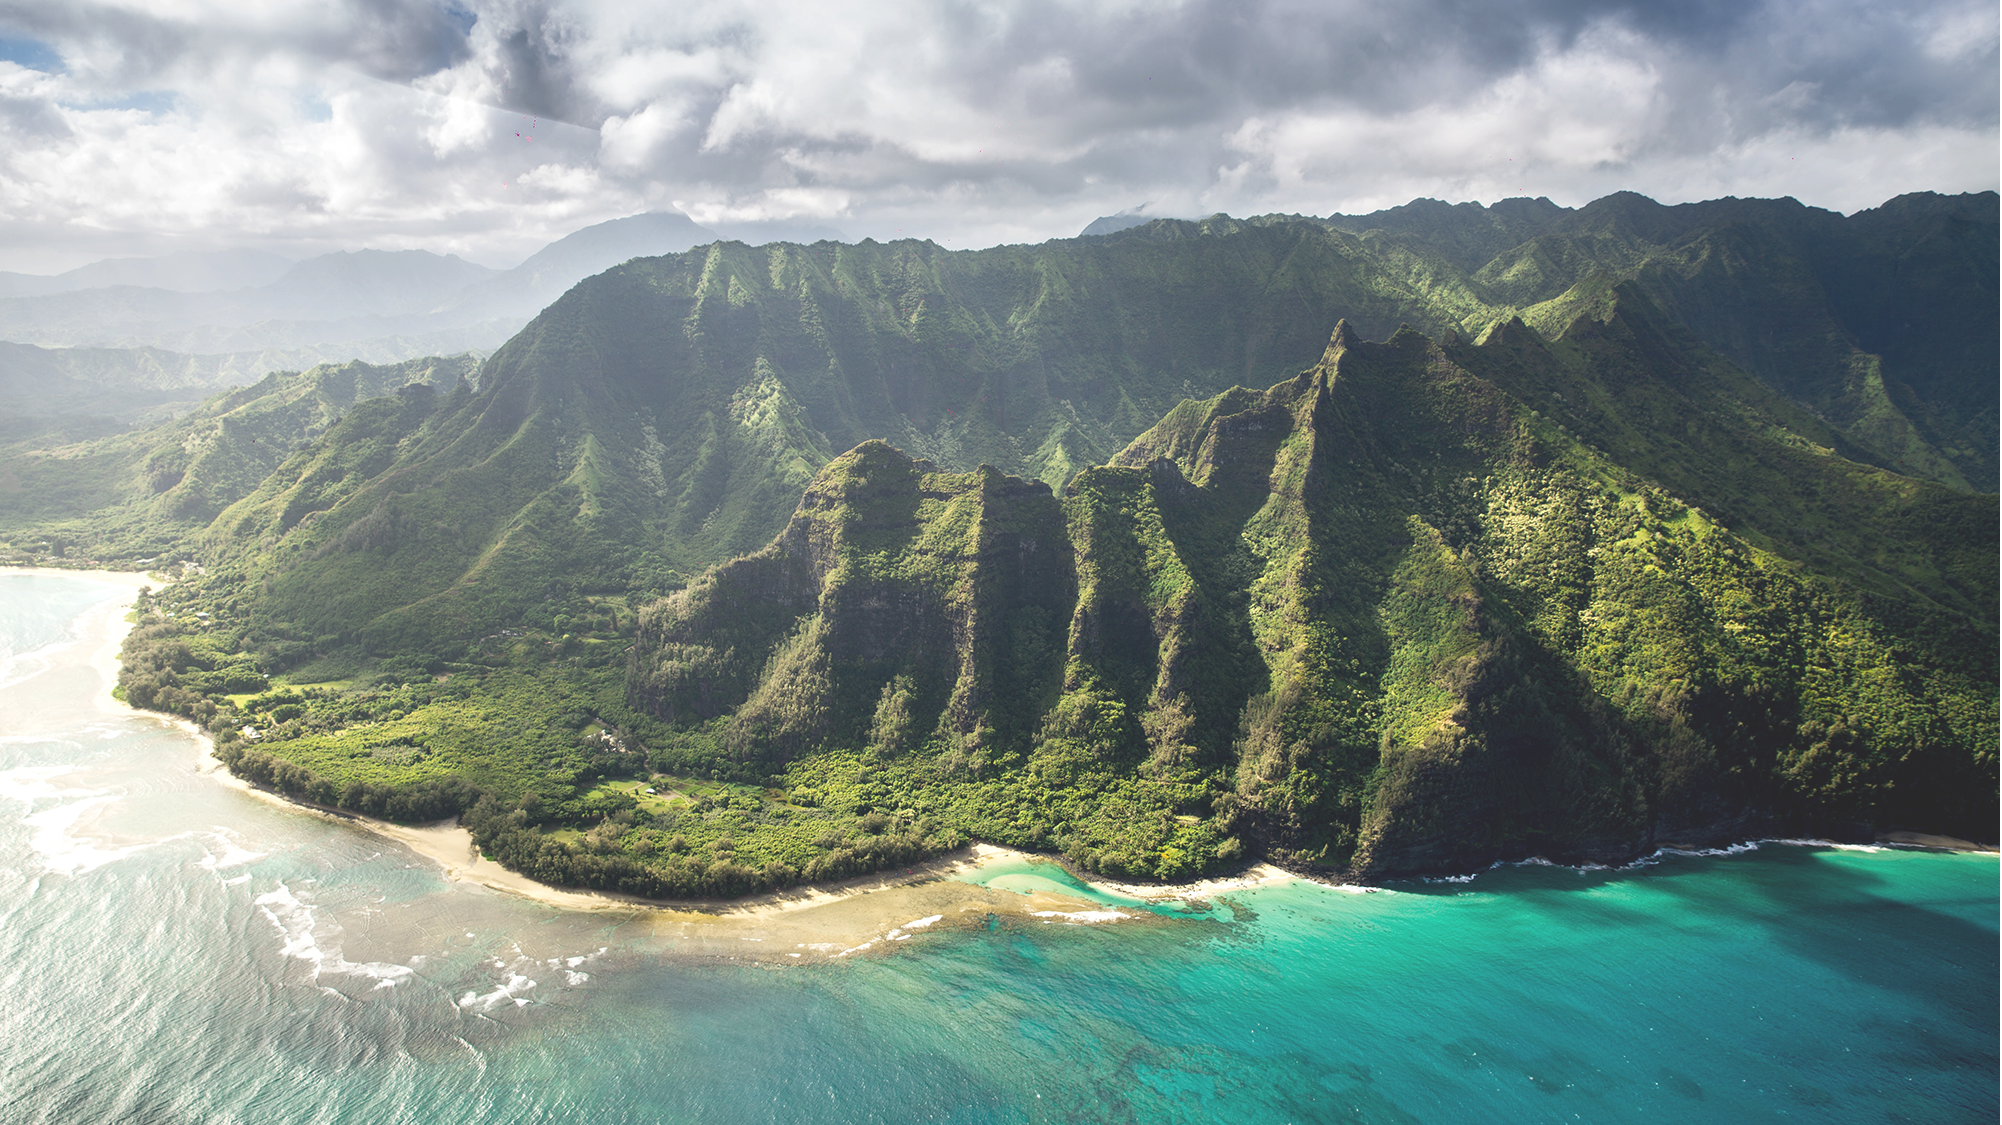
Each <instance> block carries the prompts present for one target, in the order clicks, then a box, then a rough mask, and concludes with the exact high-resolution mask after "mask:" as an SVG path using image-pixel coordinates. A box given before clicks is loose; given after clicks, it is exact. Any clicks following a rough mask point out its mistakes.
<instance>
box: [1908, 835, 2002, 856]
mask: <svg viewBox="0 0 2002 1125" xmlns="http://www.w3.org/2000/svg"><path fill="white" fill-rule="evenodd" d="M1877 842H1878V843H1880V844H1901V845H1903V846H1905V847H1908V848H1938V849H1939V850H1940V851H1946V852H1985V853H1987V854H1988V855H1995V854H1996V853H1997V852H1998V850H2002V849H1997V848H1996V846H1995V845H1994V844H1977V843H1975V842H1974V841H1972V840H1962V839H1959V838H1957V837H1954V836H1935V835H1933V834H1932V833H1930V832H1879V833H1877Z"/></svg>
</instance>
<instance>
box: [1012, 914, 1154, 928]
mask: <svg viewBox="0 0 2002 1125" xmlns="http://www.w3.org/2000/svg"><path fill="white" fill-rule="evenodd" d="M1029 913H1030V914H1031V915H1033V916H1035V917H1037V918H1062V919H1063V920H1064V924H1065V925H1069V926H1089V925H1091V924H1092V923H1094V922H1117V921H1119V920H1120V919H1122V918H1131V917H1132V915H1131V914H1126V913H1122V912H1120V911H1117V910H1072V911H1068V912H1066V911H1062V910H1031V911H1029Z"/></svg>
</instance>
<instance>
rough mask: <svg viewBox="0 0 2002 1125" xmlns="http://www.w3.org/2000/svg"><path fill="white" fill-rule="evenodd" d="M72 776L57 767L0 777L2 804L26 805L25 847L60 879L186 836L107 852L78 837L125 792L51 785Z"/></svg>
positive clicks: (24, 768)
mask: <svg viewBox="0 0 2002 1125" xmlns="http://www.w3.org/2000/svg"><path fill="white" fill-rule="evenodd" d="M74 772H75V767H72V766H63V765H56V766H21V767H19V768H17V769H11V770H7V771H5V772H4V773H0V800H11V801H20V802H23V803H25V804H26V805H27V806H28V808H29V810H30V811H29V813H28V815H26V816H24V817H22V818H21V823H22V824H23V825H24V826H26V827H27V829H28V846H29V847H31V848H33V849H34V852H35V855H36V857H37V858H38V859H40V860H41V863H42V866H43V867H45V868H47V869H48V870H50V871H54V872H57V873H59V874H63V875H81V874H84V873H85V872H89V871H95V870H97V869H98V868H100V867H103V866H104V865H105V864H107V863H113V862H116V861H118V860H121V859H124V858H125V857H126V856H129V855H132V854H133V853H135V852H139V851H143V850H144V849H146V848H149V847H152V846H154V845H156V844H162V843H166V842H167V840H179V839H182V838H183V837H184V836H185V833H183V834H182V835H176V836H169V837H166V838H165V839H162V840H149V841H146V842H144V843H138V844H129V845H126V846H125V847H118V848H107V847H104V846H102V845H101V844H100V843H98V842H97V841H95V840H91V839H89V838H87V837H84V836H81V835H78V834H77V832H76V828H77V825H78V824H80V823H81V822H82V821H83V820H84V819H85V818H86V817H89V816H91V815H93V814H95V813H96V812H97V811H98V810H100V809H102V808H104V807H105V806H107V805H110V804H112V803H113V802H115V801H117V800H118V799H119V798H121V797H123V796H124V793H123V791H121V790H115V789H83V788H78V787H75V786H65V785H58V784H56V783H55V781H54V779H55V778H57V777H61V776H62V775H64V774H69V773H74ZM45 801H53V802H55V803H54V804H51V805H49V806H48V807H46V808H37V807H36V806H38V805H40V804H42V803H43V802H45Z"/></svg>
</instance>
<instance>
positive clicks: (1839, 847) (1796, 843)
mask: <svg viewBox="0 0 2002 1125" xmlns="http://www.w3.org/2000/svg"><path fill="white" fill-rule="evenodd" d="M1759 843H1761V844H1783V845H1785V846H1787V847H1790V848H1833V849H1835V850H1836V851H1838V852H1881V851H1883V850H1884V848H1883V847H1881V846H1879V845H1877V844H1838V843H1836V842H1835V841H1834V840H1789V839H1772V840H1760V841H1759Z"/></svg>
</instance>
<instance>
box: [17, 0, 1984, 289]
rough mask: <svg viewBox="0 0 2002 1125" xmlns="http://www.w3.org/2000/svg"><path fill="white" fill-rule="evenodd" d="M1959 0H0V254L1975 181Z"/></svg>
mask: <svg viewBox="0 0 2002 1125" xmlns="http://www.w3.org/2000/svg"><path fill="white" fill-rule="evenodd" d="M1997 22H1998V21H1997V5H1996V3H1995V2H1994V0H1873V2H1871V3H1854V2H1849V0H1689V2H1686V3H1676V2H1671V0H1604V2H1602V0H1398V2H1389V0H1376V2H1371V3H1363V2H1359V0H1318V2H1298V0H1271V2H1259V0H1187V2H1183V3H1173V2H1166V0H1154V2H1149V3H1122V2H1100V3H1080V2H1069V0H1021V2H1014V3H1006V2H985V0H929V2H921V3H907V2H902V0H876V2H872V3H862V4H848V5H836V4H828V3H769V2H755V0H723V2H712V0H675V2H673V3H656V2H652V0H546V2H535V0H528V2H512V0H447V2H444V3H434V2H428V0H257V2H248V0H0V60H6V61H0V269H13V270H23V271H29V272H53V271H56V270H60V269H64V268H68V267H70V266H74V265H78V264H81V263H83V262H86V261H90V260H94V259H96V258H101V257H105V256H111V255H122V254H150V253H161V252H166V251H170V250H176V249H210V248H219V247H224V246H257V247H262V248H267V249H272V250H277V251H279V252H281V253H286V254H290V255H292V256H299V257H303V256H305V255H308V254H312V253H318V252H322V251H325V250H331V249H358V248H361V247H364V246H373V247H377V248H383V249H397V248H407V247H419V248H424V249H431V250H436V251H440V252H456V253H459V254H462V255H464V256H466V257H468V258H472V259H473V260H475V261H480V262H483V263H486V264H489V265H496V266H506V265H512V264H513V263H514V262H515V261H518V260H519V259H520V258H521V257H522V256H524V255H525V254H527V253H529V252H530V251H532V250H533V249H535V248H536V247H537V246H540V245H541V244H542V243H544V242H546V241H548V240H549V239H551V238H554V237H557V236H560V235H562V234H564V233H567V232H568V231H570V230H574V229H576V228H577V227H580V226H584V225H586V224H589V223H592V222H597V221H600V220H604V219H610V218H616V217H619V216H621V215H629V214H634V213H637V212H640V211H646V210H657V209H666V208H679V209H681V210H683V211H685V212H687V213H688V214H689V215H691V216H693V217H694V218H695V219H697V220H698V221H704V222H728V221H749V220H787V221H791V222H793V223H796V224H802V225H805V226H821V227H833V228H837V229H839V230H840V231H842V232H843V233H844V234H846V235H847V236H848V237H850V238H851V239H852V238H860V237H863V236H873V237H875V238H879V239H881V238H893V237H898V236H904V235H909V236H922V237H929V238H932V239H934V240H936V241H938V242H940V243H942V244H944V245H946V246H949V247H953V248H961V247H976V246H986V245H991V244H994V243H997V242H1023V241H1040V240H1042V239H1045V238H1051V237H1063V236H1069V235H1072V234H1075V233H1076V232H1077V231H1078V229H1079V228H1081V227H1082V226H1083V225H1084V224H1085V223H1087V222H1089V221H1090V220H1091V219H1092V218H1093V217H1095V216H1098V215H1104V214H1110V213H1115V212H1120V211H1124V210H1128V209H1131V208H1135V207H1140V206H1144V207H1145V208H1146V213H1147V214H1157V215H1178V216H1193V215H1200V214H1209V213H1213V212H1217V211H1225V212H1229V213H1231V214H1236V215H1249V214H1259V213H1264V212H1273V211H1287V212H1308V213H1316V214H1327V213H1330V212H1333V211H1345V212H1351V213H1353V212H1359V211H1367V210H1372V209H1375V208H1377V207H1382V206H1391V205H1395V204H1398V203H1402V202H1406V201H1408V200H1410V199H1412V198H1414V197H1417V196H1429V197H1433V198H1439V199H1446V200H1450V201H1454V202H1458V201H1462V200H1469V199H1472V200H1481V201H1484V202H1488V201H1493V200H1495V199H1499V198H1503V197H1506V196H1512V195H1532V196H1534V195H1547V196H1549V197H1550V198H1552V199H1554V200H1556V201H1557V202H1559V203H1564V204H1569V205H1578V204H1582V203H1585V202H1588V201H1590V200H1591V199H1594V198H1597V197H1598V196H1600V195H1604V194H1606V193H1608V192H1611V191H1616V190H1620V189H1632V190H1635V191H1640V192H1643V193H1646V194H1648V195H1651V196H1654V197H1655V198H1657V199H1660V200H1663V201H1665V202H1679V201H1686V200H1692V199H1705V198H1712V197H1716V196H1720V195H1757V196H1778V195H1792V196H1795V197H1796V198H1798V199H1800V200H1802V201H1803V202H1806V203H1809V204H1813V205H1817V206H1823V207H1829V208H1834V209H1837V210H1842V211H1854V210H1857V209H1860V208H1863V207H1868V206H1872V205H1874V204H1876V203H1879V202H1882V201H1883V200H1884V199H1886V198H1889V197H1890V196H1893V195H1896V194H1898V193H1900V192H1905V191H1915V190H1924V189H1931V190H1938V191H1969V190H1987V189H1992V188H1995V187H1996V186H1997V179H1998V171H1997V169H1998V159H2002V157H1998V147H1997V117H1998V114H1997V99H1998V87H1997V73H1998V61H1997V34H1998V32H1997Z"/></svg>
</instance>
